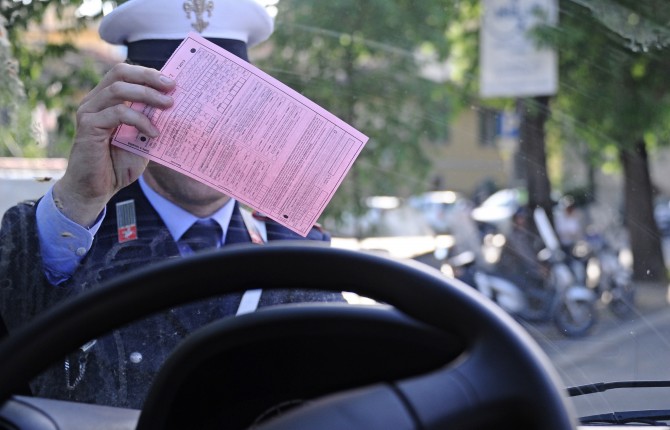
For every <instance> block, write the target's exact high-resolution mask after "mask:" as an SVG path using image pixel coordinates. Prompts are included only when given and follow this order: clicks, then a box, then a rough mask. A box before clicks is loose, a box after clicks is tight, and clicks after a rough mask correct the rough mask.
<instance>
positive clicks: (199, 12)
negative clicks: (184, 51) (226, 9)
mask: <svg viewBox="0 0 670 430" xmlns="http://www.w3.org/2000/svg"><path fill="white" fill-rule="evenodd" d="M213 9H214V2H212V1H205V0H189V1H185V2H184V12H186V18H187V19H191V12H194V14H195V22H194V23H192V24H191V26H192V27H193V28H194V29H195V31H197V32H198V33H202V30H204V29H206V28H207V26H208V25H209V22H207V21H205V20H204V19H203V15H204V13H205V12H207V16H209V17H210V18H211V17H212V10H213Z"/></svg>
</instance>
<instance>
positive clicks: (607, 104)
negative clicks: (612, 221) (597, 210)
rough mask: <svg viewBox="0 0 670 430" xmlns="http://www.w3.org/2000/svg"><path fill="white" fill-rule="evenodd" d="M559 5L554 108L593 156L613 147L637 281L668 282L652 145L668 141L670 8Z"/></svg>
mask: <svg viewBox="0 0 670 430" xmlns="http://www.w3.org/2000/svg"><path fill="white" fill-rule="evenodd" d="M561 10H562V14H561V26H560V29H558V30H557V31H553V32H550V34H549V36H550V37H553V38H555V43H556V44H557V46H559V47H560V50H561V51H560V53H561V55H560V56H561V62H560V64H561V66H560V67H561V70H560V76H561V82H562V85H561V91H560V92H559V95H558V98H557V101H556V104H557V107H558V108H559V109H560V110H561V111H563V112H566V113H567V114H568V116H569V117H571V118H572V120H571V122H570V124H568V125H570V126H571V127H573V126H574V125H575V124H578V127H575V129H576V130H577V133H578V134H579V135H580V136H581V137H582V138H583V139H585V140H586V141H587V142H589V144H590V145H591V148H592V153H594V154H596V155H598V154H603V153H604V151H605V149H606V148H607V147H611V146H614V147H615V148H616V149H617V151H618V152H619V154H620V155H619V159H620V162H621V165H622V167H623V173H624V190H623V194H624V197H625V204H624V220H625V224H626V227H627V229H628V232H629V237H630V242H631V249H632V252H633V257H634V278H635V279H636V280H647V281H656V282H662V283H665V282H666V280H667V275H666V270H665V264H664V261H663V254H662V249H661V243H660V235H659V233H658V228H657V226H656V223H655V221H654V218H653V207H652V201H653V187H652V183H651V179H650V174H649V165H648V160H647V151H648V149H647V148H648V146H649V145H650V144H651V143H653V142H663V141H666V142H667V137H668V132H669V131H670V130H669V129H668V126H667V124H668V114H669V113H670V109H669V108H670V104H669V102H670V91H669V90H670V87H669V86H668V80H667V70H668V67H669V66H670V60H669V59H668V54H669V53H670V52H669V51H670V50H669V49H668V48H667V47H668V44H669V42H670V36H669V35H668V34H667V31H666V30H664V25H665V23H667V22H668V18H669V17H670V5H668V4H667V2H664V1H656V0H654V1H647V2H634V1H628V0H619V1H609V2H603V1H593V2H573V1H564V2H562V4H561ZM664 32H665V34H664ZM597 160H598V159H597V158H596V160H594V161H595V162H597Z"/></svg>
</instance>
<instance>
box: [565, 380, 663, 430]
mask: <svg viewBox="0 0 670 430" xmlns="http://www.w3.org/2000/svg"><path fill="white" fill-rule="evenodd" d="M617 388H670V381H617V382H598V383H596V384H586V385H578V386H575V387H570V388H568V395H569V396H570V397H575V396H582V395H584V394H593V393H602V392H603V391H607V390H614V389H617ZM667 420H670V410H669V409H651V410H645V411H625V412H608V413H605V414H597V415H589V416H586V417H581V418H579V421H580V422H581V423H582V424H595V423H603V424H629V423H641V424H647V425H654V426H658V425H664V424H665V422H666V421H667Z"/></svg>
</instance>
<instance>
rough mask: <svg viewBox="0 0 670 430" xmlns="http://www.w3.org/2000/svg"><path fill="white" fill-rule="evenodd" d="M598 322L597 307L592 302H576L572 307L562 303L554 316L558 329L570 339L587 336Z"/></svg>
mask: <svg viewBox="0 0 670 430" xmlns="http://www.w3.org/2000/svg"><path fill="white" fill-rule="evenodd" d="M596 321H597V313H596V307H595V304H594V302H592V301H590V300H576V301H574V302H572V304H571V306H570V307H568V306H567V304H565V303H562V304H561V305H560V307H559V308H558V309H557V311H556V314H555V315H554V324H555V325H556V328H558V331H560V332H561V334H563V335H564V336H568V337H582V336H585V335H587V334H588V333H589V331H591V329H592V328H593V326H594V325H595V324H596Z"/></svg>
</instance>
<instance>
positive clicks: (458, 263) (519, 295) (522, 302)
mask: <svg viewBox="0 0 670 430" xmlns="http://www.w3.org/2000/svg"><path fill="white" fill-rule="evenodd" d="M442 272H443V273H445V274H447V275H448V276H450V277H453V278H456V279H458V280H460V281H463V282H464V283H466V284H468V285H470V286H471V287H473V288H475V289H477V290H478V291H479V292H480V293H482V294H484V295H485V296H486V297H488V298H489V299H491V300H492V301H493V302H495V303H497V304H498V305H499V306H500V307H501V308H502V309H503V310H505V311H506V312H507V313H509V314H510V315H512V316H514V317H521V316H522V315H523V313H524V312H525V310H526V308H527V307H528V303H527V301H526V297H525V295H524V293H523V291H521V289H520V288H519V287H518V286H516V285H515V284H514V283H513V282H511V281H510V280H508V279H506V278H503V277H501V276H496V275H495V274H494V273H492V272H489V271H486V270H484V269H482V268H481V267H480V266H479V265H477V263H476V258H475V254H474V253H473V252H471V251H465V252H462V253H460V254H457V255H455V256H453V257H451V258H449V259H447V261H446V263H445V264H444V265H443V266H442Z"/></svg>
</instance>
